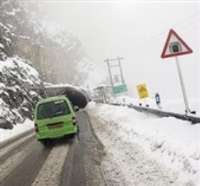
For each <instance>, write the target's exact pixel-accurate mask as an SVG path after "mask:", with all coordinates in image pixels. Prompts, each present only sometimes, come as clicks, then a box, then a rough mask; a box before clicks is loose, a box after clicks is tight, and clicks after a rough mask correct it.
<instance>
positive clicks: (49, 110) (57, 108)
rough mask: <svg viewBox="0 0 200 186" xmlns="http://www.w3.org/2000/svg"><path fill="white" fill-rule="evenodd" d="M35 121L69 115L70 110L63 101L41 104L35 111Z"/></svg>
mask: <svg viewBox="0 0 200 186" xmlns="http://www.w3.org/2000/svg"><path fill="white" fill-rule="evenodd" d="M37 110H38V111H37V119H45V118H51V117H56V116H62V115H66V114H70V109H69V106H68V104H67V102H66V101H65V100H57V101H51V102H47V103H42V104H40V105H39V106H38V109H37Z"/></svg>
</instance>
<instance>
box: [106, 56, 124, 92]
mask: <svg viewBox="0 0 200 186" xmlns="http://www.w3.org/2000/svg"><path fill="white" fill-rule="evenodd" d="M123 59H124V58H123V57H117V58H112V59H106V60H104V61H105V62H106V63H107V66H108V73H109V77H110V84H111V86H112V88H113V86H114V82H113V76H112V71H111V69H112V68H113V67H118V68H119V70H120V79H121V83H122V84H125V80H124V75H123V71H122V66H121V60H123ZM112 61H118V64H115V65H111V64H110V62H112Z"/></svg>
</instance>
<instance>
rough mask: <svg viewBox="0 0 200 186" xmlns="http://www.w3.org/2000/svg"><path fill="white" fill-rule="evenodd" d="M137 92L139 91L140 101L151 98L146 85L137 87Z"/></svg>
mask: <svg viewBox="0 0 200 186" xmlns="http://www.w3.org/2000/svg"><path fill="white" fill-rule="evenodd" d="M137 91H138V95H139V97H140V99H143V98H146V97H149V93H148V90H147V86H146V84H140V85H137Z"/></svg>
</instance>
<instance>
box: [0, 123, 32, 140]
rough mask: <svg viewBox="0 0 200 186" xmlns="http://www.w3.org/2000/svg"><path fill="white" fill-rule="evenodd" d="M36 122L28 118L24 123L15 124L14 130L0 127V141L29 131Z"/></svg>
mask: <svg viewBox="0 0 200 186" xmlns="http://www.w3.org/2000/svg"><path fill="white" fill-rule="evenodd" d="M33 127H34V124H33V121H31V120H29V119H27V120H25V122H24V123H20V124H17V125H14V128H13V129H12V130H9V129H7V130H6V129H0V143H2V142H4V141H6V140H8V139H10V138H12V137H15V136H17V135H19V134H21V133H23V132H25V131H28V130H30V129H33Z"/></svg>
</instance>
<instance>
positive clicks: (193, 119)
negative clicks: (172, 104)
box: [111, 104, 200, 124]
mask: <svg viewBox="0 0 200 186" xmlns="http://www.w3.org/2000/svg"><path fill="white" fill-rule="evenodd" d="M111 105H116V106H122V105H121V104H111ZM124 106H128V107H129V108H133V109H135V110H137V111H139V112H147V113H151V114H155V115H157V116H160V117H175V118H177V119H181V120H186V121H190V122H191V123H192V124H197V123H200V118H199V117H196V116H191V115H185V114H179V113H174V112H167V111H162V110H157V109H153V108H149V107H143V106H136V105H132V104H131V105H124Z"/></svg>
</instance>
